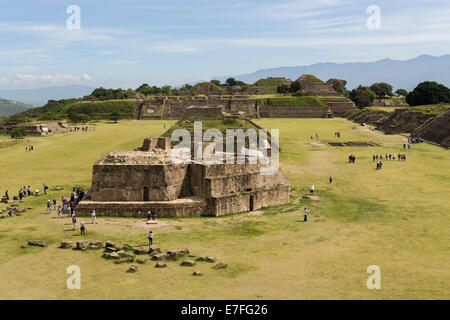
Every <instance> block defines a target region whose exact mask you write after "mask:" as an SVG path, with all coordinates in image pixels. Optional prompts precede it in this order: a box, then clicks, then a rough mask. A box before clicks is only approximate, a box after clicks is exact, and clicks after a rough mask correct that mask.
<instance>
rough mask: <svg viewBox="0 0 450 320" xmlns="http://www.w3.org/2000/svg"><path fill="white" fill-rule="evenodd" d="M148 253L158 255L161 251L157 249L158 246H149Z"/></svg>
mask: <svg viewBox="0 0 450 320" xmlns="http://www.w3.org/2000/svg"><path fill="white" fill-rule="evenodd" d="M149 252H150V253H160V252H161V249H160V248H159V246H155V245H153V246H150V250H149Z"/></svg>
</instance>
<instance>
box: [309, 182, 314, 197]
mask: <svg viewBox="0 0 450 320" xmlns="http://www.w3.org/2000/svg"><path fill="white" fill-rule="evenodd" d="M309 194H310V195H313V194H314V184H312V185H311V187H309Z"/></svg>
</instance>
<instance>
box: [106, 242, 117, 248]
mask: <svg viewBox="0 0 450 320" xmlns="http://www.w3.org/2000/svg"><path fill="white" fill-rule="evenodd" d="M115 246H116V244H115V243H114V242H113V241H106V243H105V248H115Z"/></svg>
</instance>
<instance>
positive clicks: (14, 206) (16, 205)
mask: <svg viewBox="0 0 450 320" xmlns="http://www.w3.org/2000/svg"><path fill="white" fill-rule="evenodd" d="M18 206H19V205H18V204H17V203H13V204H12V205H11V208H17V207H18Z"/></svg>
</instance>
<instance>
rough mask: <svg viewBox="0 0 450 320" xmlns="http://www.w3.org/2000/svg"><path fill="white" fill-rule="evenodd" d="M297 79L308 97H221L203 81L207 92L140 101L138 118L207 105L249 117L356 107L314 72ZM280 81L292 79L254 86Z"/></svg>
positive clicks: (317, 114)
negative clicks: (314, 74) (197, 94)
mask: <svg viewBox="0 0 450 320" xmlns="http://www.w3.org/2000/svg"><path fill="white" fill-rule="evenodd" d="M297 81H299V82H300V84H301V87H302V89H301V90H302V91H303V93H304V97H292V96H275V97H272V98H270V97H269V98H260V97H258V95H256V96H253V97H248V96H237V95H220V96H217V95H216V94H213V93H212V92H214V90H216V89H215V88H217V89H220V88H219V87H218V86H216V85H215V84H213V83H210V82H203V83H199V84H197V85H195V86H194V88H196V89H195V90H196V91H195V92H203V93H204V94H205V95H202V96H177V97H153V98H150V99H146V100H138V101H136V105H135V113H134V118H135V119H137V120H139V119H175V120H180V119H183V118H185V116H186V115H187V114H189V113H192V112H195V111H198V110H197V109H198V108H203V110H204V111H205V112H204V113H205V114H206V113H208V112H206V109H207V108H214V109H219V108H221V109H222V112H224V113H234V114H236V113H242V114H243V115H244V116H245V117H247V118H265V117H268V118H276V117H280V118H325V117H332V116H344V115H345V113H347V112H348V111H350V110H352V109H355V108H356V107H355V104H354V103H353V102H352V101H351V100H350V99H347V98H345V97H344V96H343V95H342V94H341V93H339V92H337V91H335V90H333V89H332V88H331V86H330V85H328V84H326V83H324V82H322V81H321V80H319V79H318V78H316V77H315V76H313V75H303V76H301V77H300V78H299V79H298V80H297ZM280 83H289V82H288V79H284V78H268V79H261V80H260V81H257V82H256V83H255V84H258V86H255V85H253V86H252V88H253V89H254V90H256V91H257V92H259V93H261V92H266V91H267V90H269V89H270V88H272V89H274V90H275V92H276V85H277V84H280ZM258 88H260V89H258ZM261 88H263V89H261ZM264 88H265V89H264ZM268 88H269V89H268ZM253 89H252V90H253ZM272 89H270V90H272ZM261 90H262V91H261ZM264 90H265V91H264ZM270 90H269V91H270ZM208 92H210V94H207V93H208ZM195 108H197V109H195Z"/></svg>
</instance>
